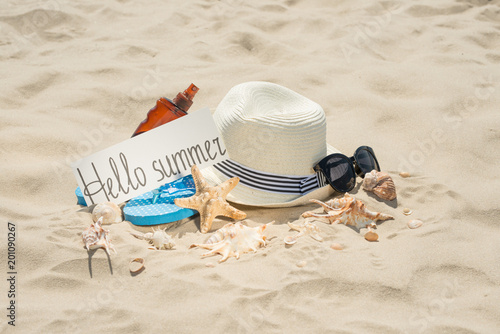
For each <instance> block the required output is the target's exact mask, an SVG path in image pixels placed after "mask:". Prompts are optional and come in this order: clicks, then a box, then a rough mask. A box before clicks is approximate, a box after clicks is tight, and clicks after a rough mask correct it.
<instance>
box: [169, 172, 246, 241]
mask: <svg viewBox="0 0 500 334" xmlns="http://www.w3.org/2000/svg"><path fill="white" fill-rule="evenodd" d="M191 174H192V175H193V179H194V184H195V186H196V193H195V194H194V195H193V196H191V197H187V198H176V199H175V200H174V202H175V204H176V205H177V206H180V207H182V208H188V209H193V210H196V211H198V212H199V213H200V231H201V233H207V232H208V231H210V228H211V227H212V222H213V220H214V218H215V217H217V216H226V217H230V218H233V219H244V218H246V216H247V214H246V213H244V212H243V211H240V210H238V209H236V208H233V207H232V206H231V205H229V203H228V202H226V196H227V194H229V192H230V191H231V190H233V189H234V187H236V185H237V184H238V182H239V181H240V179H239V178H238V177H233V178H231V179H229V180H226V181H224V182H223V183H221V184H219V185H218V186H216V187H211V186H209V185H208V183H207V181H205V179H204V178H203V175H202V174H201V172H200V170H199V168H198V167H197V166H196V165H193V167H191Z"/></svg>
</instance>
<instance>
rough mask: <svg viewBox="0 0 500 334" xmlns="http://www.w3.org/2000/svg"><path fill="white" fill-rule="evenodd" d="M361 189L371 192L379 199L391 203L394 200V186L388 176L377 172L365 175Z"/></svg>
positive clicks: (373, 171)
mask: <svg viewBox="0 0 500 334" xmlns="http://www.w3.org/2000/svg"><path fill="white" fill-rule="evenodd" d="M363 189H364V190H366V191H371V192H373V193H374V194H375V195H377V196H378V197H379V198H381V199H383V200H386V201H392V200H394V199H396V186H395V185H394V181H393V180H392V178H391V177H390V176H389V174H387V173H384V172H378V171H376V170H375V169H374V170H372V171H371V172H370V173H368V174H366V175H365V179H364V180H363Z"/></svg>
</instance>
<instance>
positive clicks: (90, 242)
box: [82, 217, 116, 255]
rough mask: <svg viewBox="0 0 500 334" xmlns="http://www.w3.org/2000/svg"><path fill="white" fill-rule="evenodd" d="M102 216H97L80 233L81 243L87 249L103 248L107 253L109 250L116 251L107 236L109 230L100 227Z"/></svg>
mask: <svg viewBox="0 0 500 334" xmlns="http://www.w3.org/2000/svg"><path fill="white" fill-rule="evenodd" d="M103 219H104V218H103V217H101V218H99V219H98V220H97V221H96V222H95V223H93V224H91V225H90V227H88V228H87V229H86V230H85V231H83V233H82V239H83V243H84V244H85V248H87V251H89V250H91V249H97V248H103V249H104V250H105V251H106V253H108V255H109V250H110V249H111V250H113V251H114V252H115V253H116V250H115V247H113V244H112V243H111V238H110V237H109V231H108V230H105V229H103V228H102V226H101V225H102V221H103Z"/></svg>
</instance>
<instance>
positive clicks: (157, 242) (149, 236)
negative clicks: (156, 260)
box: [130, 228, 175, 250]
mask: <svg viewBox="0 0 500 334" xmlns="http://www.w3.org/2000/svg"><path fill="white" fill-rule="evenodd" d="M152 230H153V232H148V233H140V232H130V234H132V235H133V236H134V237H136V238H138V239H143V240H147V241H149V243H150V244H151V245H152V246H151V247H149V248H150V249H154V250H160V249H172V248H174V247H175V242H174V240H173V239H172V237H170V236H169V235H168V234H167V232H165V230H166V228H165V229H163V230H161V229H159V228H158V229H156V230H155V229H154V228H152Z"/></svg>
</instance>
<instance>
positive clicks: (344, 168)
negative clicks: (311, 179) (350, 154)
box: [320, 155, 356, 192]
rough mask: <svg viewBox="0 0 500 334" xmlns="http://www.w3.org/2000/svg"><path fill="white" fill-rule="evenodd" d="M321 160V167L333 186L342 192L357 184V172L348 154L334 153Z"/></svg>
mask: <svg viewBox="0 0 500 334" xmlns="http://www.w3.org/2000/svg"><path fill="white" fill-rule="evenodd" d="M327 158H328V159H326V160H323V161H321V162H320V168H321V169H322V171H323V173H324V175H325V176H326V178H327V180H328V182H329V183H330V184H331V185H332V187H333V188H334V189H335V190H337V191H340V192H348V191H350V190H352V189H353V188H354V185H355V184H356V174H355V172H354V168H353V167H352V163H351V161H350V160H349V158H347V157H346V156H343V155H332V156H329V157H327Z"/></svg>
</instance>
